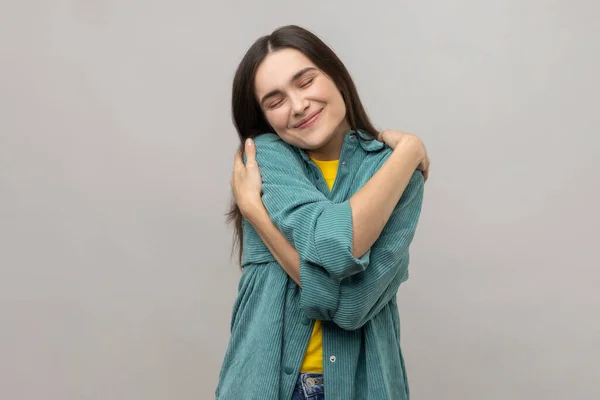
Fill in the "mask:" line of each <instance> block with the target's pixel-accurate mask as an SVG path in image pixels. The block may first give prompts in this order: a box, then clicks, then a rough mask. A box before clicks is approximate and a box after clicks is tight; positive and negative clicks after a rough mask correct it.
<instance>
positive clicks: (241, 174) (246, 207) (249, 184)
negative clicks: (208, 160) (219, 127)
mask: <svg viewBox="0 0 600 400" xmlns="http://www.w3.org/2000/svg"><path fill="white" fill-rule="evenodd" d="M244 152H245V153H246V165H244V161H243V159H242V152H241V151H240V152H237V153H236V154H235V159H234V168H233V175H232V177H231V182H230V184H231V191H232V193H233V197H234V198H235V202H236V203H237V205H238V207H239V208H240V211H241V213H242V215H243V216H244V217H246V218H249V217H251V216H252V215H253V213H255V212H257V211H259V210H260V211H262V210H264V205H263V203H262V199H261V191H262V178H261V176H260V170H259V168H258V164H257V162H256V146H255V145H254V141H253V140H252V139H248V140H246V143H245V145H244Z"/></svg>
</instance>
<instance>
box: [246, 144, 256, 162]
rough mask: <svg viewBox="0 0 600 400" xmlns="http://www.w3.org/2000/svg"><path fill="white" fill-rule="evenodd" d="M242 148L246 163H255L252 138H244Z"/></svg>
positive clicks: (254, 148)
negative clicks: (244, 142) (244, 152)
mask: <svg viewBox="0 0 600 400" xmlns="http://www.w3.org/2000/svg"><path fill="white" fill-rule="evenodd" d="M244 149H245V151H246V165H247V166H254V165H256V146H255V145H254V141H253V140H252V139H246V144H245V148H244Z"/></svg>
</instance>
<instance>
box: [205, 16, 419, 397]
mask: <svg viewBox="0 0 600 400" xmlns="http://www.w3.org/2000/svg"><path fill="white" fill-rule="evenodd" d="M232 106H233V117H234V123H235V126H236V128H237V131H238V134H239V136H240V139H241V141H242V144H243V146H245V147H244V148H243V149H244V150H245V152H244V153H245V157H246V160H245V164H244V162H243V160H242V156H241V155H240V154H238V155H236V160H235V169H234V175H233V178H232V190H233V193H234V198H235V201H236V204H234V206H233V208H232V211H231V213H230V216H231V217H232V219H233V220H235V222H236V234H237V236H238V238H239V241H240V242H239V245H240V258H241V264H242V268H243V274H242V277H241V279H240V283H239V294H238V298H237V300H236V302H235V305H234V310H233V316H232V320H231V339H230V343H229V346H228V349H227V353H226V355H225V359H224V362H223V366H222V368H221V373H220V377H219V384H218V386H217V391H216V394H217V398H218V399H286V400H287V399H290V398H293V399H305V398H311V399H314V400H318V399H323V398H325V397H324V393H326V394H327V395H326V398H327V399H328V400H334V399H340V400H351V399H367V398H368V399H408V396H409V394H408V385H407V382H406V373H405V368H404V361H403V358H402V353H401V350H400V325H399V317H398V310H397V304H396V292H397V290H398V288H399V286H400V284H401V283H402V282H404V281H405V280H406V279H407V271H408V259H409V255H408V247H409V245H410V242H411V241H412V238H413V236H414V233H415V229H416V225H417V221H418V218H419V214H420V210H421V204H422V198H423V184H424V181H425V179H426V178H427V174H428V169H429V160H428V157H427V154H426V151H425V148H424V146H423V144H422V143H421V141H420V140H419V139H418V138H416V137H415V136H413V135H409V134H404V133H401V132H392V131H385V132H383V133H382V134H378V132H377V131H376V129H375V128H374V127H373V126H372V124H371V123H370V121H369V119H368V117H367V115H366V112H365V110H364V108H363V106H362V104H361V102H360V99H359V97H358V93H357V91H356V88H355V86H354V84H353V82H352V79H351V78H350V75H349V74H348V72H347V70H346V68H345V67H344V65H343V64H342V62H341V61H340V60H339V59H338V58H337V56H336V55H335V54H334V53H333V52H332V50H331V49H330V48H329V47H327V46H326V45H325V44H324V43H323V42H322V41H321V40H320V39H319V38H317V37H316V36H314V35H313V34H312V33H310V32H308V31H306V30H304V29H302V28H300V27H297V26H286V27H282V28H279V29H277V30H276V31H274V32H273V33H272V34H271V35H269V36H265V37H262V38H260V39H258V40H257V41H256V42H255V43H254V44H253V45H252V46H251V47H250V49H249V50H248V52H247V53H246V55H245V56H244V58H243V59H242V61H241V63H240V65H239V67H238V69H237V72H236V75H235V78H234V84H233V102H232ZM252 138H253V139H254V140H252ZM377 139H379V140H377ZM383 142H385V143H386V144H387V145H388V146H387V147H386V146H384V143H383Z"/></svg>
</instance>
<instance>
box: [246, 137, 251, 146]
mask: <svg viewBox="0 0 600 400" xmlns="http://www.w3.org/2000/svg"><path fill="white" fill-rule="evenodd" d="M246 144H247V145H248V146H252V139H250V138H248V139H246Z"/></svg>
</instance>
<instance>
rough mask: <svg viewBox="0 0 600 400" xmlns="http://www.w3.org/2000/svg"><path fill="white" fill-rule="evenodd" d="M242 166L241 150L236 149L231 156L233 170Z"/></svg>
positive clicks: (240, 168)
mask: <svg viewBox="0 0 600 400" xmlns="http://www.w3.org/2000/svg"><path fill="white" fill-rule="evenodd" d="M243 168H244V161H243V160H242V152H240V151H238V152H237V153H235V156H234V157H233V170H234V171H239V170H242V169H243Z"/></svg>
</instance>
